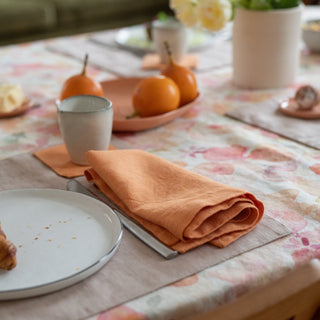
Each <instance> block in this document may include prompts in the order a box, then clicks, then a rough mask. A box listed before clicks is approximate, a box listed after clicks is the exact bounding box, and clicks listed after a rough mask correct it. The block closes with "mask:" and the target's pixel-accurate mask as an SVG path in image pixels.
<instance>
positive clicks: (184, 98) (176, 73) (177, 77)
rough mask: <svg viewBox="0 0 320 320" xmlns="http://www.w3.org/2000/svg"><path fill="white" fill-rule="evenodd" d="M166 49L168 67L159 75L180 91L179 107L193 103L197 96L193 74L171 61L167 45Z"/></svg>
mask: <svg viewBox="0 0 320 320" xmlns="http://www.w3.org/2000/svg"><path fill="white" fill-rule="evenodd" d="M166 48H167V51H168V55H169V61H170V62H169V65H168V66H166V67H165V69H164V70H162V72H161V74H162V75H164V76H166V77H169V78H171V79H172V80H173V81H174V82H175V83H176V84H177V86H178V88H179V90H180V106H183V105H185V104H187V103H189V102H191V101H193V100H194V99H195V98H196V97H197V96H198V85H197V80H196V77H195V75H194V73H193V72H192V71H191V70H190V69H188V68H186V67H183V66H180V65H178V64H176V63H175V62H174V61H173V58H172V54H171V52H170V49H169V47H168V45H167V44H166Z"/></svg>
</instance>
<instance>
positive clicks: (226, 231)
mask: <svg viewBox="0 0 320 320" xmlns="http://www.w3.org/2000/svg"><path fill="white" fill-rule="evenodd" d="M87 159H88V161H89V164H90V166H91V168H90V169H87V170H85V176H86V178H87V180H88V181H89V182H91V183H93V184H94V186H95V187H97V188H98V189H100V190H101V191H102V192H103V193H104V194H105V195H106V196H107V197H108V198H109V199H110V200H111V201H113V202H114V203H115V204H117V205H118V206H119V207H120V208H121V209H122V210H123V211H124V212H126V213H127V214H128V215H129V216H131V217H132V218H133V219H135V220H136V221H138V222H139V223H140V224H141V225H143V226H144V227H145V228H146V229H148V230H149V231H150V232H151V233H153V234H154V235H155V236H156V237H157V238H158V239H159V240H160V241H162V242H163V243H165V244H166V245H167V246H169V247H171V248H172V249H174V250H177V251H179V252H181V253H183V252H185V251H187V250H190V249H192V248H195V247H197V246H200V245H202V244H204V243H206V242H210V243H211V244H213V245H215V246H218V247H225V246H227V245H229V244H230V243H232V242H234V241H235V240H236V239H238V238H239V237H240V236H242V235H244V234H246V233H248V232H249V231H250V230H252V229H253V228H254V227H255V226H256V225H257V224H258V222H259V221H260V220H261V218H262V215H263V211H264V207H263V204H262V202H260V201H259V200H257V199H256V198H255V196H254V195H252V194H251V193H249V192H247V191H245V190H242V189H237V188H233V187H231V186H227V185H223V184H221V183H218V182H215V181H212V180H211V179H209V178H206V177H203V176H200V175H198V174H196V173H193V172H191V171H188V170H186V169H184V168H181V167H179V166H177V165H175V164H173V163H170V162H168V161H166V160H164V159H161V158H159V157H157V156H155V155H152V154H150V153H147V152H145V151H141V150H112V151H89V152H88V153H87Z"/></svg>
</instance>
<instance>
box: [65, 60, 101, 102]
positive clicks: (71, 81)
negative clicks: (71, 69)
mask: <svg viewBox="0 0 320 320" xmlns="http://www.w3.org/2000/svg"><path fill="white" fill-rule="evenodd" d="M87 63H88V54H86V56H85V59H84V63H83V68H82V72H81V73H80V74H76V75H74V76H72V77H70V78H68V79H67V80H66V81H65V82H64V84H63V86H62V90H61V93H60V101H62V100H64V99H66V98H69V97H72V96H77V95H83V94H88V95H92V96H99V97H103V96H104V94H103V89H102V86H101V84H100V82H97V81H96V80H94V79H93V78H91V77H89V76H87V75H86V67H87Z"/></svg>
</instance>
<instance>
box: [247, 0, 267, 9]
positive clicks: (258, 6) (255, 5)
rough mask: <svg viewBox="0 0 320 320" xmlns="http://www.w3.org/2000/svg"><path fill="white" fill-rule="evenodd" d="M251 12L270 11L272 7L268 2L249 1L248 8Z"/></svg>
mask: <svg viewBox="0 0 320 320" xmlns="http://www.w3.org/2000/svg"><path fill="white" fill-rule="evenodd" d="M248 9H252V10H271V9H272V5H271V3H270V1H269V0H251V2H250V4H249V8H248Z"/></svg>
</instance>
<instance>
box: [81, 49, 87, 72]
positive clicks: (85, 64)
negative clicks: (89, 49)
mask: <svg viewBox="0 0 320 320" xmlns="http://www.w3.org/2000/svg"><path fill="white" fill-rule="evenodd" d="M87 64H88V54H87V53H86V56H85V57H84V62H83V68H82V72H81V75H82V76H85V75H86V68H87Z"/></svg>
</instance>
